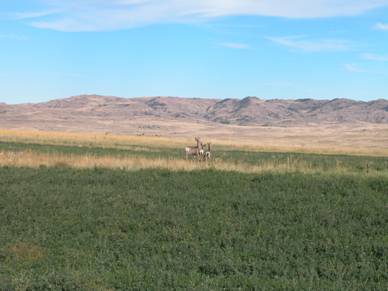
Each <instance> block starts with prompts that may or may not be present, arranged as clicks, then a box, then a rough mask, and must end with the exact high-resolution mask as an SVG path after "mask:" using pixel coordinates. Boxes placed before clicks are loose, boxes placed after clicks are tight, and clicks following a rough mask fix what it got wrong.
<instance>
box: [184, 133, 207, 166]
mask: <svg viewBox="0 0 388 291" xmlns="http://www.w3.org/2000/svg"><path fill="white" fill-rule="evenodd" d="M195 141H196V142H197V146H195V147H186V148H185V153H186V160H187V159H188V158H189V156H195V157H197V158H199V157H200V156H203V154H204V150H203V144H202V142H201V139H200V138H199V137H196V138H195Z"/></svg>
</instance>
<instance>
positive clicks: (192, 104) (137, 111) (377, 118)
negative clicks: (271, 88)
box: [0, 95, 388, 129]
mask: <svg viewBox="0 0 388 291" xmlns="http://www.w3.org/2000/svg"><path fill="white" fill-rule="evenodd" d="M134 119H139V120H142V123H143V124H146V123H147V120H152V121H155V120H159V119H161V120H164V121H166V120H167V121H168V120H171V121H175V122H176V121H182V122H186V123H190V122H195V123H213V124H214V123H215V124H217V123H219V124H232V125H242V126H247V125H261V126H282V127H284V126H302V125H315V124H325V123H330V124H344V123H347V124H351V123H359V122H363V123H365V122H366V123H388V101H387V100H383V99H381V100H375V101H370V102H362V101H354V100H349V99H333V100H314V99H297V100H279V99H275V100H262V99H259V98H256V97H247V98H244V99H241V100H240V99H224V100H221V99H200V98H179V97H144V98H119V97H112V96H98V95H80V96H75V97H70V98H66V99H59V100H53V101H49V102H45V103H36V104H20V105H6V104H3V103H0V127H2V126H1V124H3V126H10V125H11V126H12V125H13V124H15V125H16V124H17V127H31V124H34V123H36V122H37V123H39V124H40V126H39V128H40V129H42V127H43V129H44V125H45V124H46V125H47V127H49V126H50V124H53V123H55V124H56V129H61V126H63V128H64V129H66V125H67V124H68V123H71V124H73V126H74V125H75V124H78V125H79V127H85V128H90V129H98V128H96V125H98V124H105V126H104V128H106V126H107V124H110V126H120V123H121V122H122V123H125V122H128V121H131V120H134ZM97 127H98V126H97Z"/></svg>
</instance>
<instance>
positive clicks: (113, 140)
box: [0, 125, 388, 156]
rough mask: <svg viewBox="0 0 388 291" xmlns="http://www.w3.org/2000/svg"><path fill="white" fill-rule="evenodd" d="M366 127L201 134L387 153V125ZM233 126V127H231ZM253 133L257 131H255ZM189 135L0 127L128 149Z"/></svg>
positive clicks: (26, 136)
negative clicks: (121, 133)
mask: <svg viewBox="0 0 388 291" xmlns="http://www.w3.org/2000/svg"><path fill="white" fill-rule="evenodd" d="M368 126H370V125H365V126H363V127H357V126H355V127H344V126H333V127H330V126H324V127H305V128H266V127H261V128H257V130H256V131H255V130H254V129H253V128H249V127H239V128H237V127H236V128H235V131H236V132H235V134H234V135H231V133H230V132H223V133H222V132H214V134H213V135H212V134H209V133H207V131H204V132H203V133H202V135H201V132H196V133H193V134H196V135H200V136H202V137H203V138H204V139H205V141H210V142H212V143H213V145H216V146H218V147H230V148H233V149H236V150H244V151H263V152H299V153H318V154H349V155H367V156H388V127H387V126H384V125H381V126H378V125H374V126H373V128H372V127H368ZM230 128H234V127H232V126H231V127H230ZM253 133H254V134H253ZM193 136H194V135H191V136H190V137H182V136H179V137H177V136H175V137H168V136H165V137H161V136H131V135H118V134H109V133H79V132H78V133H76V132H56V131H53V132H47V131H32V130H25V131H22V130H7V129H3V130H1V129H0V141H7V142H23V143H38V144H48V145H72V146H99V147H106V148H120V149H126V148H128V147H130V148H131V149H132V150H133V149H134V148H133V146H138V147H139V149H142V150H144V147H151V148H156V147H161V148H180V147H184V146H187V145H192V144H193Z"/></svg>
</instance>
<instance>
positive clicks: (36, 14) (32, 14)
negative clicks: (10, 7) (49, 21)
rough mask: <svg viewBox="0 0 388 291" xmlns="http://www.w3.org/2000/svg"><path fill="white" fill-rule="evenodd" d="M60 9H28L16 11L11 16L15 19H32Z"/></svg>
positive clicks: (48, 14) (58, 11)
mask: <svg viewBox="0 0 388 291" xmlns="http://www.w3.org/2000/svg"><path fill="white" fill-rule="evenodd" d="M60 12H61V11H60V10H53V9H52V10H42V11H28V12H18V13H14V14H13V18H16V19H33V18H42V17H46V16H51V15H54V14H57V13H60Z"/></svg>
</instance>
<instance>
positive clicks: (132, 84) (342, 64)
mask: <svg viewBox="0 0 388 291" xmlns="http://www.w3.org/2000/svg"><path fill="white" fill-rule="evenodd" d="M83 93H96V94H104V95H115V96H123V97H135V96H160V95H163V96H187V97H218V98H229V97H235V98H242V97H245V96H258V97H261V98H266V99H269V98H325V99H326V98H342V97H343V98H352V99H358V100H372V99H377V98H388V0H293V1H291V0H289V1H287V0H196V1H194V0H164V1H163V0H111V1H104V0H84V1H82V0H67V1H59V0H28V1H27V0H19V1H14V0H2V1H1V2H0V102H6V103H21V102H38V101H45V100H49V99H54V98H61V97H67V96H71V95H78V94H83Z"/></svg>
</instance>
